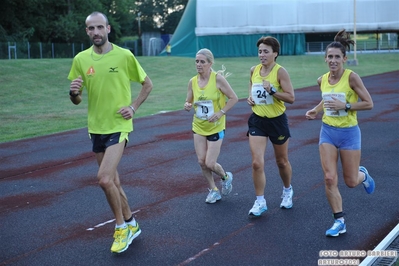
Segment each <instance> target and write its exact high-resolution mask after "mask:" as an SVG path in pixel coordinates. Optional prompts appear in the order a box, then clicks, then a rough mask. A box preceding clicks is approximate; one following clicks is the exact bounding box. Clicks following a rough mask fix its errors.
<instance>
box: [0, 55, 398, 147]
mask: <svg viewBox="0 0 399 266" xmlns="http://www.w3.org/2000/svg"><path fill="white" fill-rule="evenodd" d="M349 59H351V55H349ZM357 59H358V62H359V65H358V66H351V67H350V68H351V69H353V70H354V71H355V72H357V73H358V74H359V75H360V76H369V75H373V74H379V73H384V72H390V71H394V70H399V53H384V54H383V53H371V54H358V55H357ZM138 60H139V62H140V63H141V65H142V66H143V68H144V69H145V71H146V72H147V74H148V76H149V77H150V78H151V79H152V81H153V84H154V88H153V91H152V92H151V94H150V96H149V98H148V99H147V101H146V102H145V103H144V104H143V105H142V106H141V107H140V109H139V110H138V111H137V113H136V115H135V117H136V118H137V117H142V116H148V115H152V114H156V113H159V112H162V111H172V110H178V109H182V106H183V104H184V100H185V97H186V91H187V84H188V81H189V79H190V78H191V77H192V76H194V75H195V74H196V70H195V65H194V58H184V57H139V58H138ZM258 62H259V61H258V59H257V58H256V57H234V58H217V59H216V60H215V64H214V66H213V68H214V69H215V70H219V69H221V68H222V65H224V66H225V67H226V69H227V71H228V72H231V73H232V75H231V76H230V77H229V78H228V81H229V82H230V84H231V86H232V87H233V89H234V90H235V92H236V93H237V95H238V97H239V98H246V97H247V95H248V80H249V69H250V68H251V66H253V65H256V64H258ZM277 62H278V63H279V64H281V65H282V66H284V67H285V68H286V69H287V70H288V72H289V74H290V76H291V80H292V83H293V85H294V88H295V89H300V88H304V87H307V86H312V85H315V84H316V79H317V78H318V77H319V76H320V75H322V74H323V73H325V72H327V71H328V68H327V66H326V64H325V62H324V56H323V55H303V56H280V57H279V58H278V59H277ZM71 63H72V59H31V60H19V59H18V60H1V64H0V84H1V88H0V102H1V109H0V121H1V126H0V128H1V134H0V143H1V142H8V141H13V140H18V139H23V138H30V137H35V136H42V135H47V134H52V133H57V132H62V131H67V130H71V129H77V128H83V127H86V126H87V117H86V114H87V111H86V110H87V99H86V98H85V96H86V93H85V92H84V93H83V102H82V103H81V104H80V105H78V106H75V105H73V104H72V103H71V102H70V100H69V96H68V92H69V83H70V82H69V80H68V79H67V75H68V73H69V69H70V67H71ZM139 89H140V86H139V84H135V83H133V84H132V91H133V97H136V95H137V93H138V91H139ZM294 104H295V103H294Z"/></svg>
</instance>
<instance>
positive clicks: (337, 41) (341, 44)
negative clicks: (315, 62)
mask: <svg viewBox="0 0 399 266" xmlns="http://www.w3.org/2000/svg"><path fill="white" fill-rule="evenodd" d="M351 44H352V45H354V44H355V41H354V40H351V38H350V34H349V33H348V32H346V31H345V29H342V30H340V31H339V32H338V33H337V35H335V37H334V41H333V42H332V43H330V44H329V45H328V46H327V48H326V55H327V50H328V49H329V48H338V49H340V50H341V52H342V54H343V55H344V56H346V48H348V50H349V49H350V45H351Z"/></svg>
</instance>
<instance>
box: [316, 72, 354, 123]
mask: <svg viewBox="0 0 399 266" xmlns="http://www.w3.org/2000/svg"><path fill="white" fill-rule="evenodd" d="M351 73H352V70H349V69H345V71H344V73H343V74H342V77H341V79H340V80H339V81H338V83H336V84H334V85H331V84H330V83H329V82H328V76H329V72H328V73H326V74H324V75H323V76H322V79H321V86H320V89H321V95H322V97H323V100H328V99H331V97H335V98H338V99H339V100H340V101H342V102H345V103H355V102H357V101H358V98H359V96H358V95H357V93H356V92H355V91H353V90H352V88H351V87H350V85H349V76H350V74H351ZM323 111H324V113H323V118H322V121H323V122H324V123H326V124H327V125H330V126H333V127H342V128H344V127H353V126H356V125H357V112H356V111H348V112H345V110H339V111H334V110H328V109H327V108H324V107H323Z"/></svg>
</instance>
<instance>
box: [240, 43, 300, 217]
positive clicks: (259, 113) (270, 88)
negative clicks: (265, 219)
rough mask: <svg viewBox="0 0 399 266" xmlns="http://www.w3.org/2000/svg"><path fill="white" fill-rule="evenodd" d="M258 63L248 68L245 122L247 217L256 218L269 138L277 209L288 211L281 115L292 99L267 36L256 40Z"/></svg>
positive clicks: (262, 207)
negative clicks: (251, 190)
mask: <svg viewBox="0 0 399 266" xmlns="http://www.w3.org/2000/svg"><path fill="white" fill-rule="evenodd" d="M256 46H257V47H258V57H259V60H260V64H258V65H256V66H253V67H252V68H251V75H250V80H249V97H248V99H247V103H248V104H249V105H250V106H252V112H253V113H252V114H251V116H250V117H249V119H248V137H249V147H250V149H251V155H252V179H253V182H254V187H255V194H256V200H255V203H254V205H253V207H252V208H251V209H250V210H249V215H254V216H260V215H261V214H262V213H263V212H265V211H266V210H267V205H266V199H265V196H264V191H265V187H266V174H265V152H266V146H267V142H268V139H270V141H271V143H272V145H273V149H274V154H275V158H276V163H277V166H278V169H279V174H280V178H281V180H282V182H283V192H282V198H283V200H282V202H281V204H280V208H284V209H291V208H292V196H293V193H294V192H293V189H292V186H291V177H292V169H291V164H290V162H289V160H288V143H289V138H290V137H291V135H290V130H289V127H288V118H287V116H286V114H285V109H286V107H285V103H291V104H292V103H293V102H294V100H295V94H294V89H293V87H292V84H291V79H290V77H289V75H288V72H287V71H286V70H285V69H284V68H283V67H282V66H280V65H279V64H277V63H276V59H277V57H278V54H279V52H280V43H279V42H278V40H277V39H276V38H274V37H271V36H267V37H262V38H260V39H259V40H258V42H257V44H256Z"/></svg>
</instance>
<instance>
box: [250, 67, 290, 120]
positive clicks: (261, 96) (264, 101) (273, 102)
mask: <svg viewBox="0 0 399 266" xmlns="http://www.w3.org/2000/svg"><path fill="white" fill-rule="evenodd" d="M280 67H281V66H280V65H279V64H277V63H276V64H275V65H274V67H273V69H272V71H271V72H270V73H269V74H268V75H267V76H266V77H263V76H261V75H260V70H261V68H262V64H259V65H257V66H256V67H255V69H254V72H253V74H252V78H251V81H252V89H251V96H252V99H253V100H254V101H255V105H254V106H252V111H253V112H254V113H255V114H257V115H258V116H262V117H268V118H273V117H277V116H280V115H282V114H283V113H284V112H285V109H286V107H285V105H284V102H283V101H281V100H279V99H277V98H274V97H273V96H271V95H269V94H268V93H267V91H266V90H265V89H264V88H263V80H267V81H269V82H270V84H271V85H273V87H274V88H276V90H277V91H282V90H281V86H280V83H279V82H278V76H277V73H278V70H279V69H280Z"/></svg>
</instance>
